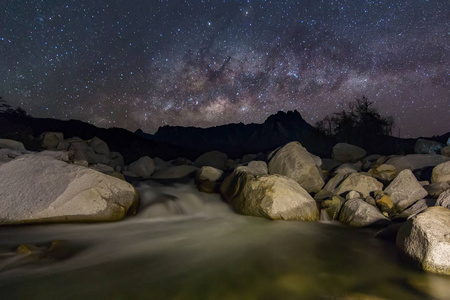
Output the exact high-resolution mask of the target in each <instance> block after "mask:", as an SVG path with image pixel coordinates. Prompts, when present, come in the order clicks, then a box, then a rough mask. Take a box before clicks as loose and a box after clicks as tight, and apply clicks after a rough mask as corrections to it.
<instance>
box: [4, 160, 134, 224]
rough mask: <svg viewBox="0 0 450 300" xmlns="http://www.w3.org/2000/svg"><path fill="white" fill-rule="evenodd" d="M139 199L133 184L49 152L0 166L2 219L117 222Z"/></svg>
mask: <svg viewBox="0 0 450 300" xmlns="http://www.w3.org/2000/svg"><path fill="white" fill-rule="evenodd" d="M138 203H139V196H138V194H137V192H136V190H135V189H134V188H133V186H132V185H130V184H129V183H127V182H124V181H122V180H119V179H116V178H113V177H110V176H107V175H104V174H101V173H99V172H96V171H94V170H91V169H88V168H84V167H80V166H76V165H72V164H67V163H65V162H62V161H59V160H55V159H53V158H51V157H48V156H45V155H34V154H30V155H24V156H21V157H19V158H17V159H15V160H13V161H11V162H9V163H5V164H3V165H1V166H0V205H1V207H2V209H1V210H0V224H26V223H47V222H51V223H53V222H94V221H117V220H120V219H122V218H124V217H125V215H126V214H127V213H128V212H133V213H134V212H135V211H136V208H137V205H138Z"/></svg>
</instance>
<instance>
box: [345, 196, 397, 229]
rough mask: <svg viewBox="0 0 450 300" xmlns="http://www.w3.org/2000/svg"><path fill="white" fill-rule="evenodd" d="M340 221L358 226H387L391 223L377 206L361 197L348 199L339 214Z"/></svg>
mask: <svg viewBox="0 0 450 300" xmlns="http://www.w3.org/2000/svg"><path fill="white" fill-rule="evenodd" d="M339 221H341V222H342V223H345V224H348V225H351V226H356V227H365V226H387V225H389V223H390V222H389V219H388V218H386V217H385V216H383V215H382V214H381V212H380V211H379V210H378V209H377V208H376V207H375V206H373V205H370V204H369V203H367V202H365V201H363V200H361V199H350V200H347V201H346V202H345V203H344V206H343V207H342V209H341V212H340V214H339Z"/></svg>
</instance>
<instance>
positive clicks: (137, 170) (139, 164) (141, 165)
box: [128, 156, 155, 178]
mask: <svg viewBox="0 0 450 300" xmlns="http://www.w3.org/2000/svg"><path fill="white" fill-rule="evenodd" d="M128 171H130V172H132V173H134V174H136V176H137V177H142V178H150V177H151V176H152V174H153V173H154V172H155V164H154V163H153V159H151V158H150V157H148V156H143V157H141V158H139V159H138V160H137V161H135V162H132V163H131V164H130V165H129V166H128Z"/></svg>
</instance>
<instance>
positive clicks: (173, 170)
mask: <svg viewBox="0 0 450 300" xmlns="http://www.w3.org/2000/svg"><path fill="white" fill-rule="evenodd" d="M197 170H198V168H197V167H194V166H188V165H180V166H172V167H170V168H167V169H164V170H161V171H158V172H155V173H154V174H153V176H152V178H156V179H180V178H186V177H189V176H191V175H192V174H194V173H195V172H197Z"/></svg>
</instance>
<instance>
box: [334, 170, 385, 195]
mask: <svg viewBox="0 0 450 300" xmlns="http://www.w3.org/2000/svg"><path fill="white" fill-rule="evenodd" d="M382 189H383V184H382V183H381V182H379V181H378V180H376V179H375V178H373V177H371V176H367V175H364V174H361V173H351V174H349V175H348V176H347V177H346V178H345V179H344V180H343V181H342V182H341V183H340V184H339V185H338V186H337V187H336V188H335V189H334V191H333V193H334V194H335V195H340V194H342V193H345V192H348V191H351V190H355V191H357V192H359V193H361V195H362V196H363V197H364V198H365V197H367V196H369V194H370V192H372V191H376V190H382Z"/></svg>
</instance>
